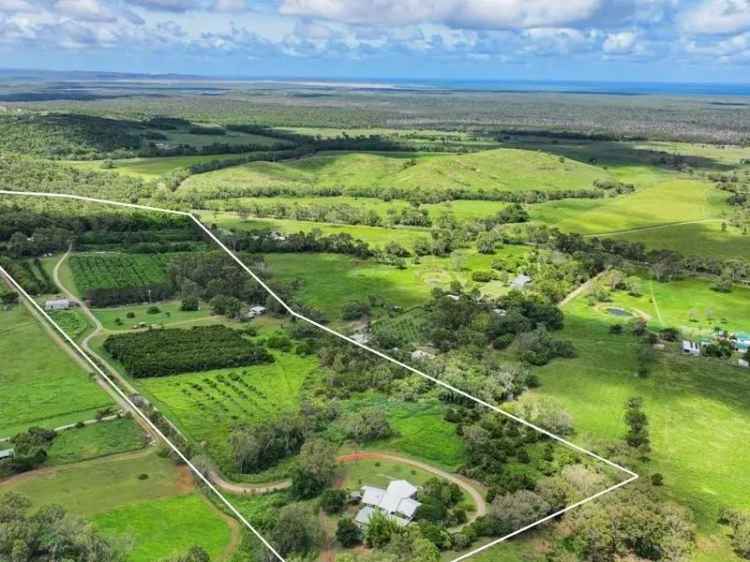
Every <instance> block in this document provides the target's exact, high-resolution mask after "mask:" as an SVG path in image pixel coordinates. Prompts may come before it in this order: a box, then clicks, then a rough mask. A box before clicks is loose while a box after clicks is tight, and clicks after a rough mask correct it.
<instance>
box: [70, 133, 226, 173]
mask: <svg viewBox="0 0 750 562" xmlns="http://www.w3.org/2000/svg"><path fill="white" fill-rule="evenodd" d="M193 136H196V135H193ZM237 157H238V155H237V154H231V153H227V154H200V155H195V156H157V157H153V158H126V159H122V160H108V161H107V162H111V164H112V167H111V168H106V169H108V170H110V171H113V172H117V173H119V174H123V175H126V176H132V177H136V178H141V179H144V180H155V179H157V178H159V177H160V176H162V175H164V174H167V173H169V172H172V171H174V170H178V169H180V168H187V167H188V166H193V165H195V164H203V163H205V162H213V161H215V160H225V159H228V158H237ZM104 162H105V161H104V160H89V161H68V162H66V164H69V165H72V166H74V167H76V168H79V169H84V170H96V171H101V170H105V166H104Z"/></svg>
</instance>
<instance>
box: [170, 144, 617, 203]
mask: <svg viewBox="0 0 750 562" xmlns="http://www.w3.org/2000/svg"><path fill="white" fill-rule="evenodd" d="M411 160H414V165H410V161H411ZM608 177H610V174H609V173H608V172H606V171H605V170H603V169H601V168H597V167H596V166H592V165H589V164H584V163H582V162H577V161H574V160H569V159H564V158H563V160H562V161H561V160H560V157H557V156H553V155H551V154H546V153H542V152H536V151H525V150H517V149H495V150H487V151H482V152H476V153H471V154H460V155H459V154H430V153H347V152H331V153H324V154H320V155H316V156H312V157H309V158H303V159H301V160H294V161H284V162H253V163H250V164H246V165H242V166H234V167H231V168H226V169H224V170H218V171H215V172H209V173H206V174H200V175H196V176H193V177H191V178H190V179H188V180H187V181H186V182H185V183H183V185H182V186H181V187H180V191H186V192H190V191H196V192H199V193H203V194H207V195H210V193H212V192H218V191H226V190H229V191H231V190H232V188H238V187H241V186H242V185H253V186H274V185H277V186H288V185H300V186H344V187H384V188H386V187H399V188H415V189H425V188H426V187H428V186H429V187H431V188H450V187H467V188H476V189H480V188H481V189H499V190H503V191H515V190H532V189H537V190H542V191H544V190H559V189H584V188H590V187H591V185H592V183H593V182H594V180H596V179H605V178H608Z"/></svg>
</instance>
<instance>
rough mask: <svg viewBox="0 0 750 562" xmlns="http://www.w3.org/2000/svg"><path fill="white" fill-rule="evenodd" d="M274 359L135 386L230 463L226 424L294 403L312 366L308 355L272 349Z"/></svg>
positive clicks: (261, 416)
mask: <svg viewBox="0 0 750 562" xmlns="http://www.w3.org/2000/svg"><path fill="white" fill-rule="evenodd" d="M275 356H276V361H275V362H274V363H272V364H268V365H255V366H252V367H247V368H244V369H221V370H217V371H208V372H204V373H193V374H190V373H186V374H180V375H175V376H169V377H161V378H156V379H141V380H139V381H138V386H139V388H141V389H142V390H143V391H144V392H145V393H146V394H147V395H148V396H149V397H151V398H153V399H154V400H155V401H156V403H157V405H158V406H159V408H160V409H161V410H162V411H163V412H164V414H165V415H166V416H167V417H169V419H171V420H172V421H174V422H175V423H176V424H177V425H178V427H179V428H180V429H181V430H182V431H184V432H185V433H186V434H187V435H188V436H189V437H190V438H191V439H193V440H194V441H195V442H197V443H200V442H204V441H205V442H206V444H207V446H208V450H209V451H210V453H211V454H212V456H213V457H214V458H216V460H217V461H218V462H219V464H220V465H221V466H223V467H228V466H230V465H231V462H230V459H229V457H230V447H229V442H228V437H229V434H230V432H231V430H232V428H233V427H234V426H235V425H236V424H237V423H239V422H240V421H242V422H243V423H260V422H263V421H266V420H268V419H269V418H272V417H274V416H276V415H279V414H281V413H284V412H287V413H289V412H293V411H295V410H296V409H297V408H298V407H299V400H300V392H301V389H302V385H303V383H304V381H305V379H306V378H307V377H308V376H311V375H313V373H314V372H315V371H316V369H317V368H318V367H317V361H316V360H315V359H314V358H313V357H299V356H297V355H292V354H286V353H277V354H275Z"/></svg>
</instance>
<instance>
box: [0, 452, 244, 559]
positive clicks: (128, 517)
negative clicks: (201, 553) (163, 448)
mask: <svg viewBox="0 0 750 562" xmlns="http://www.w3.org/2000/svg"><path fill="white" fill-rule="evenodd" d="M141 475H147V478H143V477H142V476H141ZM139 476H141V477H140V478H139ZM8 491H15V492H18V493H20V494H23V495H25V496H27V497H28V498H29V499H30V500H31V501H32V504H33V505H34V507H39V506H42V505H48V504H59V505H62V506H64V507H65V508H66V509H67V510H68V511H70V512H72V513H77V514H78V515H81V516H83V517H86V518H87V519H91V520H92V521H93V522H94V524H95V525H96V526H97V527H98V528H100V529H101V530H102V531H103V532H104V533H105V534H107V535H110V536H113V537H114V536H122V535H130V536H131V537H132V538H133V539H134V547H135V548H134V550H133V552H132V555H131V560H132V561H133V562H140V561H144V562H145V561H151V560H158V559H161V558H162V557H164V556H169V555H171V554H173V553H175V552H184V551H186V550H187V549H188V548H190V547H191V546H192V545H194V544H199V545H201V546H203V547H204V548H206V549H207V550H208V551H209V553H210V554H211V555H212V559H216V558H217V557H218V556H219V555H220V554H221V553H222V552H223V551H224V549H225V548H226V547H227V545H228V544H229V541H230V538H229V536H230V530H229V527H228V525H227V523H226V521H225V519H224V518H223V516H222V515H220V514H219V513H218V512H217V511H216V509H215V508H214V507H213V506H212V505H211V504H210V503H209V502H208V501H207V500H206V499H205V498H203V497H202V496H200V495H199V494H198V493H197V492H195V491H194V488H193V484H192V478H191V477H190V475H189V474H188V472H187V470H186V469H185V468H184V467H183V468H177V467H176V466H175V464H174V463H173V462H172V461H171V460H169V459H166V458H161V457H159V456H158V454H157V452H156V450H155V449H151V450H149V451H142V452H139V453H135V454H131V455H124V456H118V457H104V458H100V459H96V460H94V461H89V462H85V463H80V464H69V465H65V466H61V467H57V468H55V469H53V470H50V471H47V472H44V473H30V474H28V475H25V476H23V477H20V478H16V479H14V480H11V481H6V482H4V483H3V482H0V493H4V492H8Z"/></svg>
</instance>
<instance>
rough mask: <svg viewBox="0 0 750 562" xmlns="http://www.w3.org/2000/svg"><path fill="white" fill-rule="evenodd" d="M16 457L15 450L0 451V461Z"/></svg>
mask: <svg viewBox="0 0 750 562" xmlns="http://www.w3.org/2000/svg"><path fill="white" fill-rule="evenodd" d="M15 456H16V451H15V449H0V461H4V460H8V459H12V458H13V457H15Z"/></svg>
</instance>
